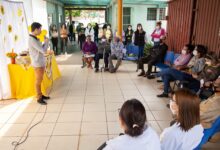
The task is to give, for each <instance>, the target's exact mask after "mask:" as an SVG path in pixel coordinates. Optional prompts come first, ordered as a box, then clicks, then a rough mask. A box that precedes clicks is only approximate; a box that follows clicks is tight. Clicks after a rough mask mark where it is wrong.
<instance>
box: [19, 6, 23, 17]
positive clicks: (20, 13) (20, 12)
mask: <svg viewBox="0 0 220 150" xmlns="http://www.w3.org/2000/svg"><path fill="white" fill-rule="evenodd" d="M21 16H22V10H21V9H20V8H18V17H21Z"/></svg>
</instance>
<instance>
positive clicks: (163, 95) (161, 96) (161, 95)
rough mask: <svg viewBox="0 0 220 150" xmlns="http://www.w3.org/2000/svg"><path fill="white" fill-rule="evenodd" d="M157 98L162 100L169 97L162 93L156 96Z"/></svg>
mask: <svg viewBox="0 0 220 150" xmlns="http://www.w3.org/2000/svg"><path fill="white" fill-rule="evenodd" d="M157 97H159V98H163V97H166V98H168V97H169V95H168V94H166V93H162V94H160V95H157Z"/></svg>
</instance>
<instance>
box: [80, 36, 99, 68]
mask: <svg viewBox="0 0 220 150" xmlns="http://www.w3.org/2000/svg"><path fill="white" fill-rule="evenodd" d="M97 50H98V48H97V46H96V44H95V43H94V42H92V41H91V36H90V35H88V36H87V39H86V42H85V44H84V45H83V49H82V51H83V61H84V62H86V64H87V67H88V68H91V69H93V67H92V62H93V60H94V57H95V54H96V52H97Z"/></svg>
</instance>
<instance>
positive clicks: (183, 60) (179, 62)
mask: <svg viewBox="0 0 220 150" xmlns="http://www.w3.org/2000/svg"><path fill="white" fill-rule="evenodd" d="M190 58H191V54H187V55H183V54H181V55H180V56H179V57H177V59H176V60H175V62H174V65H175V66H184V65H186V64H188V62H189V61H190Z"/></svg>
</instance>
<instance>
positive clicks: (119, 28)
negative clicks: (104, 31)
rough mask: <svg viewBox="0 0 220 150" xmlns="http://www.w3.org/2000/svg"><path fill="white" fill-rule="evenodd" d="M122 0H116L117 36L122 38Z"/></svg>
mask: <svg viewBox="0 0 220 150" xmlns="http://www.w3.org/2000/svg"><path fill="white" fill-rule="evenodd" d="M122 3H123V0H118V36H119V37H120V38H121V40H122V17H123V16H122V15H123V14H122V10H123V6H122Z"/></svg>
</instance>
